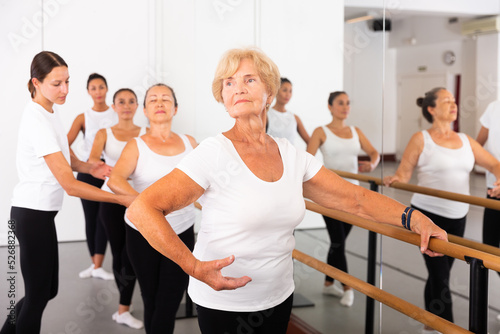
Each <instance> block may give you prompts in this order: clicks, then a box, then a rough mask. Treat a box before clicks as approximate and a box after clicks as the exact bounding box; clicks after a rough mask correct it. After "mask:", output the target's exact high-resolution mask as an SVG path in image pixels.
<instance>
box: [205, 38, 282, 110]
mask: <svg viewBox="0 0 500 334" xmlns="http://www.w3.org/2000/svg"><path fill="white" fill-rule="evenodd" d="M243 59H251V60H252V61H253V63H254V65H255V68H256V69H257V73H258V74H259V77H260V78H261V79H262V81H263V82H264V84H265V85H266V88H267V92H268V93H269V95H270V96H273V97H274V96H276V94H277V93H278V89H279V88H280V84H281V82H280V71H279V70H278V66H276V64H275V63H274V62H273V61H272V60H271V58H269V57H268V56H267V55H266V54H265V53H264V52H262V50H260V49H258V48H255V47H249V48H243V49H231V50H228V51H226V53H224V54H223V55H222V57H221V59H220V61H219V64H218V65H217V69H216V70H215V76H214V81H213V82H212V93H213V95H214V97H215V99H216V100H217V102H221V103H222V102H223V101H222V81H223V80H224V79H227V78H229V77H230V76H232V75H233V74H234V73H236V71H237V70H238V67H239V66H240V63H241V61H242V60H243Z"/></svg>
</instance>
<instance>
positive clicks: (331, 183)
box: [304, 167, 448, 256]
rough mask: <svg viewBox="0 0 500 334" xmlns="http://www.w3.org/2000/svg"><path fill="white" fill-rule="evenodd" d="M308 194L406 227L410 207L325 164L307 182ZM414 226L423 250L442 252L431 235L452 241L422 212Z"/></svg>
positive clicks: (338, 207) (416, 214) (416, 215)
mask: <svg viewBox="0 0 500 334" xmlns="http://www.w3.org/2000/svg"><path fill="white" fill-rule="evenodd" d="M304 197H307V198H310V199H311V200H313V201H314V202H316V203H318V204H320V205H322V206H324V207H327V208H330V209H336V210H341V211H344V212H348V213H351V214H354V215H357V216H360V217H363V218H367V219H370V220H373V221H376V222H380V223H386V224H391V225H396V226H402V225H401V215H402V214H403V212H404V210H405V208H406V206H405V205H403V204H401V203H399V202H397V201H395V200H393V199H391V198H389V197H387V196H384V195H381V194H379V193H377V192H374V191H370V190H367V189H365V188H363V187H360V186H356V185H353V184H352V183H350V182H347V181H345V180H344V179H342V178H341V177H339V176H338V175H337V174H335V173H334V172H332V171H330V170H328V169H326V168H325V167H322V168H321V170H320V171H319V172H318V173H317V174H316V175H315V176H314V177H313V178H312V179H310V180H309V181H307V182H305V183H304ZM410 228H411V230H412V231H413V232H416V233H418V234H420V236H421V243H420V251H421V252H422V253H425V254H427V255H430V256H438V255H441V254H439V253H436V252H433V251H432V250H430V249H429V248H428V245H429V238H431V237H436V238H438V239H442V240H448V237H447V234H446V232H445V231H444V230H442V229H441V228H439V227H438V226H437V225H435V224H434V223H433V222H432V221H431V220H430V219H429V218H427V217H426V216H425V215H423V214H422V213H420V212H418V211H414V212H413V214H412V217H411V221H410Z"/></svg>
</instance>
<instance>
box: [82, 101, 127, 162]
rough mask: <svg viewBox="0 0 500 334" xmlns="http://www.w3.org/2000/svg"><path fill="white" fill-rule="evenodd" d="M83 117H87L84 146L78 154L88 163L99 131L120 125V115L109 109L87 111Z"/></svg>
mask: <svg viewBox="0 0 500 334" xmlns="http://www.w3.org/2000/svg"><path fill="white" fill-rule="evenodd" d="M83 115H84V117H85V133H84V135H83V145H82V146H81V148H80V150H79V151H78V153H80V155H81V158H82V160H83V161H87V160H88V159H89V156H90V151H91V150H92V144H93V143H94V138H95V135H96V134H97V131H99V130H101V129H104V128H109V127H112V126H113V125H115V124H116V123H118V115H117V114H116V113H115V111H114V110H113V109H111V108H108V109H107V110H106V111H94V110H92V109H87V110H85V111H84V112H83Z"/></svg>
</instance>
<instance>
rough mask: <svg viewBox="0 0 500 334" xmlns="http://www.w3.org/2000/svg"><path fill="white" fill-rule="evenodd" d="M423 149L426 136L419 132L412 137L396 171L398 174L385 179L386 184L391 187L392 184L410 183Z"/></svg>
mask: <svg viewBox="0 0 500 334" xmlns="http://www.w3.org/2000/svg"><path fill="white" fill-rule="evenodd" d="M423 149H424V136H423V135H422V133H421V132H417V133H415V134H414V135H413V136H412V137H411V139H410V142H409V143H408V145H407V146H406V149H405V151H404V153H403V157H402V158H401V162H400V163H399V167H398V169H397V170H396V174H394V175H392V176H386V177H384V184H385V185H386V186H389V185H390V184H391V183H392V182H404V183H407V182H408V181H410V178H411V175H412V174H413V170H414V169H415V167H416V166H417V163H418V158H419V157H420V154H422V151H423Z"/></svg>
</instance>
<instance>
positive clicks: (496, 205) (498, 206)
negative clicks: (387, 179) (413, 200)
mask: <svg viewBox="0 0 500 334" xmlns="http://www.w3.org/2000/svg"><path fill="white" fill-rule="evenodd" d="M332 171H333V172H335V173H336V174H337V175H339V176H342V177H346V178H348V179H355V180H359V181H363V182H375V183H376V184H377V185H379V186H380V185H384V184H383V182H382V180H381V179H380V178H377V177H373V176H367V175H359V174H354V173H349V172H343V171H340V170H335V169H332ZM389 187H391V188H396V189H402V190H407V191H411V192H414V193H419V194H424V195H430V196H435V197H440V198H444V199H449V200H452V201H457V202H463V203H469V204H473V205H479V206H483V207H485V208H489V209H493V210H499V211H500V201H497V200H494V199H487V198H483V197H477V196H471V195H463V194H457V193H453V192H450V191H444V190H438V189H434V188H427V187H421V186H417V185H414V184H409V183H403V182H393V183H392V184H391V185H390V186H389Z"/></svg>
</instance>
